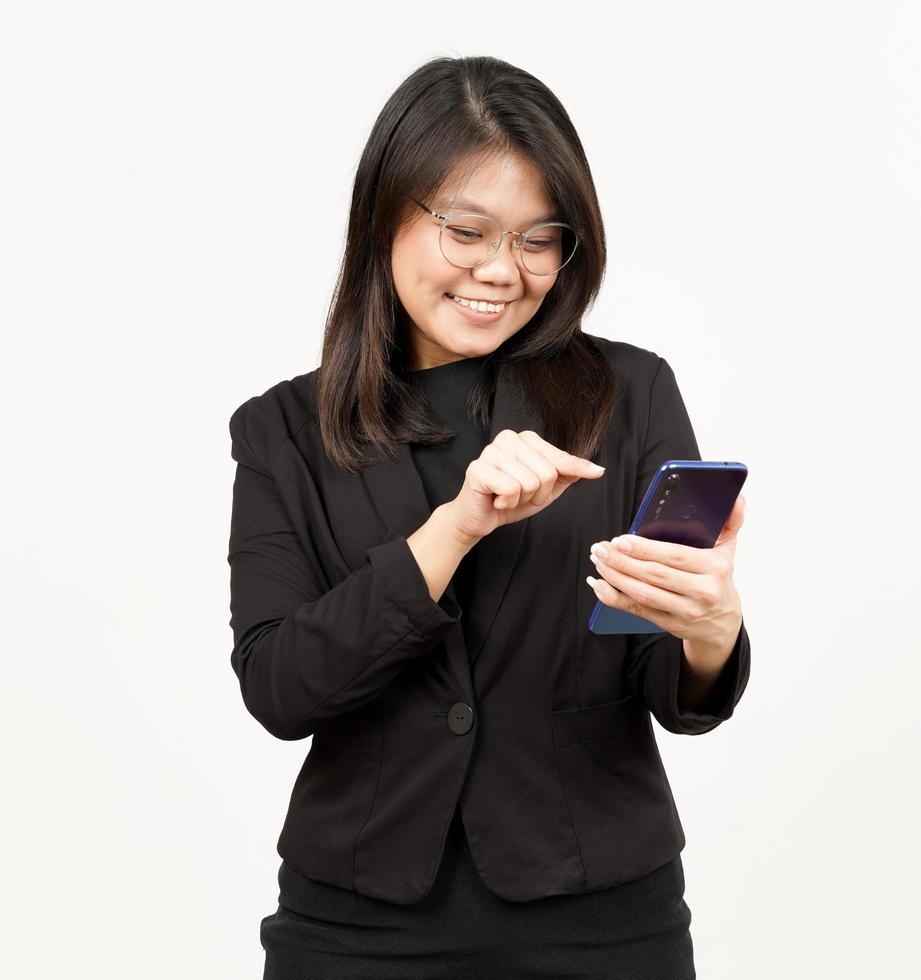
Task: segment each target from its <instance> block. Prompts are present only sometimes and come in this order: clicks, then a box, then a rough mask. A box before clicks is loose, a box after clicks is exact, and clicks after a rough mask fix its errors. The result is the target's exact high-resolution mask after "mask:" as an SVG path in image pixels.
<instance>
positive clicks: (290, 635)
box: [228, 413, 461, 740]
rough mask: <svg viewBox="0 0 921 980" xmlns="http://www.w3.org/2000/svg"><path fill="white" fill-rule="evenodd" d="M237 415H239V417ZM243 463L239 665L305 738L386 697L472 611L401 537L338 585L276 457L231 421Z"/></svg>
mask: <svg viewBox="0 0 921 980" xmlns="http://www.w3.org/2000/svg"><path fill="white" fill-rule="evenodd" d="M235 414H236V413H235ZM230 435H231V455H232V457H233V459H234V460H236V463H237V468H236V474H235V477H234V484H233V504H232V512H231V522H230V544H229V554H228V562H229V564H230V611H231V619H230V625H231V628H232V630H233V640H234V646H233V652H232V654H231V665H232V667H233V669H234V672H235V673H236V675H237V677H238V678H239V681H240V691H241V694H242V696H243V701H244V704H245V705H246V708H247V709H248V711H249V712H250V714H252V715H253V717H255V718H256V720H257V721H259V722H260V723H261V724H262V725H263V727H265V728H266V729H267V730H268V731H269V732H270V733H271V734H272V735H274V736H276V737H277V738H280V739H285V740H294V739H301V738H306V737H307V736H308V735H312V734H313V732H314V730H315V729H316V728H317V726H318V725H320V724H321V723H322V722H324V721H326V720H328V719H331V718H334V717H335V716H337V715H341V714H343V713H345V712H349V711H352V710H354V709H356V708H359V707H360V706H362V705H364V704H367V703H368V702H370V701H373V700H375V699H376V698H378V697H379V696H380V695H381V693H382V692H383V691H384V689H385V688H386V687H387V685H388V684H389V683H390V682H391V681H392V680H393V679H394V677H395V676H396V675H397V674H398V673H399V671H400V670H401V669H402V668H403V667H405V666H406V665H407V664H408V663H409V662H410V661H412V660H413V659H414V658H417V657H423V656H425V655H426V654H428V653H430V652H431V651H433V650H434V649H435V647H436V646H437V645H438V644H439V642H440V641H441V639H442V638H443V637H444V635H445V634H446V633H447V632H448V630H449V629H450V628H451V626H452V625H453V624H455V623H457V622H458V621H459V620H460V617H461V609H460V607H459V606H458V605H457V604H456V603H455V602H454V601H453V600H452V599H451V598H450V596H448V595H443V596H442V597H441V599H440V600H439V602H435V601H433V600H432V597H431V594H430V593H429V590H428V585H427V583H426V581H425V577H424V576H423V574H422V570H421V569H420V568H419V565H418V564H417V562H416V559H415V556H414V555H413V553H412V551H411V550H410V547H409V545H408V544H407V542H406V538H405V537H403V536H399V537H398V538H396V539H394V540H390V541H387V542H386V543H384V544H381V545H377V546H375V547H373V548H369V549H368V550H367V552H366V553H365V561H366V563H365V564H364V565H363V566H362V567H361V568H359V569H358V570H357V571H355V572H352V573H351V574H350V575H348V577H346V578H345V579H344V580H343V581H341V582H339V583H338V584H337V585H336V586H335V587H334V588H332V589H328V588H327V589H324V588H322V587H321V584H320V583H321V581H322V579H323V574H322V572H321V571H320V570H319V568H318V566H317V563H316V557H315V556H314V555H312V554H309V553H307V552H306V551H305V548H304V546H303V545H302V543H301V540H300V538H299V537H298V535H297V534H296V532H295V530H294V528H293V527H292V525H291V522H290V519H289V518H288V517H287V516H286V510H285V506H284V503H283V500H282V497H281V494H280V493H279V490H278V486H277V484H276V481H275V479H274V478H273V475H272V470H271V461H268V462H266V461H263V460H262V459H260V458H258V457H257V455H256V453H255V452H254V451H253V449H252V448H251V444H250V442H249V441H248V440H247V437H246V434H245V433H244V431H243V428H242V427H241V426H239V425H237V424H236V423H235V421H234V419H233V418H232V419H231V422H230Z"/></svg>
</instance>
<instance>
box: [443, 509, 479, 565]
mask: <svg viewBox="0 0 921 980" xmlns="http://www.w3.org/2000/svg"><path fill="white" fill-rule="evenodd" d="M432 517H433V518H434V519H435V520H437V521H438V522H440V523H441V524H442V525H443V526H444V529H445V533H446V534H448V535H450V537H451V539H452V540H453V541H454V543H455V544H456V545H457V547H458V548H460V549H461V550H462V551H463V553H464V554H466V553H467V552H468V551H470V549H471V548H472V547H473V546H474V545H475V544H476V543H477V542H478V541H479V540H480V536H479V535H474V534H467V533H465V532H464V531H462V530H461V528H460V526H459V525H458V522H457V518H456V510H455V507H454V501H453V500H449V501H448V502H447V503H445V504H441V505H440V506H439V507H436V508H435V510H434V511H433V512H432Z"/></svg>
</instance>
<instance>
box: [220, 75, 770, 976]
mask: <svg viewBox="0 0 921 980" xmlns="http://www.w3.org/2000/svg"><path fill="white" fill-rule="evenodd" d="M604 262H605V242H604V233H603V228H602V221H601V216H600V213H599V208H598V202H597V198H596V194H595V190H594V187H593V184H592V179H591V175H590V172H589V167H588V164H587V162H586V159H585V155H584V152H583V150H582V146H581V144H580V142H579V139H578V136H577V135H576V133H575V131H574V129H573V127H572V124H571V122H570V120H569V118H568V116H567V114H566V112H565V110H564V109H563V107H562V106H561V105H560V103H559V102H558V100H557V99H556V98H555V97H554V96H553V94H552V93H551V92H550V91H549V90H548V89H547V88H546V87H545V86H544V85H543V84H542V83H541V82H539V81H538V80H537V79H535V78H534V77H533V76H531V75H529V74H528V73H526V72H524V71H521V70H519V69H517V68H514V67H512V66H511V65H508V64H506V63H504V62H502V61H498V60H496V59H493V58H487V57H479V58H462V59H448V58H445V59H438V60H436V61H433V62H430V63H429V64H426V65H424V66H422V67H421V68H420V69H418V70H417V71H415V72H414V73H413V74H412V75H410V76H409V78H407V79H406V81H405V82H404V83H403V84H402V85H401V86H400V87H399V88H398V89H397V91H396V92H395V93H394V94H393V96H392V97H391V98H390V100H389V101H388V102H387V104H386V106H385V107H384V109H383V111H382V112H381V114H380V116H379V118H378V120H377V122H376V123H375V126H374V129H373V132H372V134H371V137H370V139H369V141H368V144H367V147H366V148H365V151H364V153H363V155H362V158H361V161H360V164H359V167H358V172H357V175H356V180H355V187H354V193H353V199H352V207H351V213H350V219H349V227H348V236H347V242H346V249H345V256H344V261H343V266H342V273H341V276H340V280H339V284H338V287H337V292H336V296H335V300H334V303H333V306H332V310H331V314H330V317H329V320H328V323H327V326H326V335H325V340H324V345H323V354H322V364H321V367H320V368H319V369H318V370H317V371H314V372H311V373H309V374H306V375H299V376H297V377H295V378H293V379H291V380H287V381H282V382H280V383H279V384H277V385H275V386H274V387H272V388H271V389H269V390H268V391H266V392H264V393H263V394H262V395H259V396H255V397H253V398H251V399H249V400H248V401H247V402H245V403H244V404H243V405H241V406H240V407H239V408H238V409H237V410H236V411H235V412H234V414H233V417H232V418H231V423H230V431H231V436H232V440H233V446H232V454H233V458H234V459H235V460H236V461H237V464H238V465H237V471H236V477H235V483H234V501H233V516H232V527H231V538H230V554H229V561H230V565H231V612H232V619H231V625H232V627H233V631H234V650H233V654H232V658H231V660H232V664H233V667H234V670H235V671H236V673H237V675H238V677H239V679H240V686H241V693H242V695H243V699H244V702H245V704H246V706H247V708H248V709H249V711H250V712H251V713H252V714H253V715H254V717H255V718H256V719H258V720H259V721H260V722H261V723H262V724H263V725H264V727H265V728H266V729H267V730H268V731H269V732H271V733H272V734H274V735H275V736H276V737H278V738H282V739H301V738H306V737H307V736H308V735H310V736H312V741H311V745H310V751H309V754H308V756H307V758H306V760H305V762H304V765H303V767H302V769H301V771H300V774H299V775H298V778H297V781H296V784H295V786H294V790H293V792H292V795H291V802H290V806H289V810H288V815H287V818H286V820H285V824H284V827H283V829H282V833H281V836H280V838H279V842H278V851H279V854H280V855H281V857H282V858H283V861H282V864H281V867H280V870H279V885H280V894H279V902H278V908H277V910H276V911H275V912H274V913H273V914H272V915H269V916H267V917H266V918H265V919H264V920H263V921H262V924H261V941H262V944H263V947H264V948H265V952H266V961H265V974H264V976H265V978H276V977H278V978H280V977H285V978H288V980H291V978H295V977H296V978H303V980H307V978H313V977H324V978H327V977H363V978H375V977H401V978H406V977H420V978H421V977H424V978H435V977H465V978H469V977H471V976H475V977H502V978H517V977H553V978H556V980H560V978H563V977H580V978H581V977H607V978H610V977H630V978H632V980H640V978H649V980H652V978H662V980H665V978H668V980H683V978H689V977H694V976H695V972H694V965H693V948H692V942H691V936H690V931H689V925H690V919H691V914H690V910H689V908H688V906H687V904H686V903H685V901H684V875H683V869H682V864H681V859H680V851H681V850H682V848H683V846H684V843H685V841H684V834H683V831H682V828H681V823H680V820H679V818H678V814H677V811H676V809H675V804H674V799H673V797H672V795H671V792H670V790H669V787H668V781H667V778H666V776H665V772H664V769H663V768H662V763H661V759H660V757H659V753H658V749H657V746H656V742H655V737H654V734H653V731H652V727H651V722H650V713H651V714H652V715H654V716H655V717H656V718H657V720H658V721H659V722H660V723H661V724H662V725H663V726H664V727H666V728H667V729H668V730H669V731H673V732H676V733H682V734H701V733H703V732H706V731H710V730H712V729H713V728H715V727H716V726H717V725H719V724H721V723H722V722H723V721H724V720H726V719H727V718H729V717H730V716H731V715H732V713H733V709H734V707H735V705H736V704H737V703H738V700H739V698H740V697H741V695H742V692H743V691H744V689H745V686H746V684H747V681H748V675H749V659H750V647H749V641H748V635H747V633H746V630H745V626H744V623H743V621H742V614H741V607H740V602H739V597H738V593H737V592H736V590H735V588H734V586H733V583H732V577H731V575H732V555H733V551H734V547H735V537H736V534H737V532H738V529H739V527H740V526H741V519H742V512H741V504H737V508H736V510H735V511H734V512H733V515H732V518H731V520H730V522H729V524H727V527H726V528H725V529H724V532H723V535H722V536H721V539H720V541H719V542H717V546H716V547H715V548H714V549H708V550H706V551H700V550H698V549H688V548H674V547H671V549H670V550H669V549H668V548H666V547H664V546H663V544H662V543H661V542H653V541H647V540H645V539H642V538H637V537H633V538H632V540H633V543H634V545H635V548H634V550H633V552H632V553H630V554H628V553H627V552H626V551H620V550H617V549H612V550H611V552H610V553H609V554H608V555H607V556H604V557H599V558H594V556H593V560H595V568H596V569H597V571H596V575H598V576H599V577H598V579H595V578H594V576H589V580H590V584H589V585H586V583H585V571H586V570H587V568H589V567H590V566H588V565H587V564H586V563H587V562H588V561H589V557H590V549H589V545H590V544H591V543H592V542H596V543H603V542H605V541H607V539H608V538H610V536H611V535H612V534H613V533H617V532H618V531H621V530H623V529H625V528H626V527H628V526H629V523H630V520H631V518H632V516H633V513H634V512H635V510H636V507H637V505H638V504H639V501H640V499H641V498H642V496H643V493H644V492H645V489H646V486H647V485H648V483H649V480H650V478H651V476H652V474H653V473H654V472H655V470H656V469H657V468H658V467H659V465H660V464H661V463H662V462H664V461H665V460H666V459H671V458H677V459H699V458H700V454H699V451H698V448H697V443H696V440H695V438H694V433H693V430H692V428H691V424H690V421H689V419H688V416H687V413H686V411H685V409H684V405H683V402H682V399H681V395H680V392H679V390H678V387H677V384H676V383H675V379H674V375H673V373H672V371H671V368H670V367H669V365H668V363H667V362H666V361H665V360H663V359H662V358H660V357H658V356H657V355H656V354H654V353H652V352H650V351H647V350H644V349H642V348H639V347H635V346H632V345H629V344H625V343H617V342H613V341H609V340H605V339H603V338H601V337H594V336H591V335H588V334H585V333H583V332H582V331H581V329H580V323H581V317H582V315H583V313H584V312H585V310H586V308H587V306H588V305H589V303H590V302H591V301H592V300H593V298H594V296H595V295H596V293H597V290H598V288H599V286H600V281H601V277H602V274H603V269H604ZM593 457H595V458H596V459H598V460H600V461H601V462H602V463H604V464H606V466H605V467H599V466H598V465H597V464H596V463H595V462H594V461H593ZM740 500H741V498H740ZM630 537H631V536H625V540H627V539H629V538H630ZM594 550H597V549H593V551H594ZM591 583H594V584H593V585H592V584H591ZM596 597H599V598H601V600H602V601H604V602H606V603H608V604H609V605H612V606H617V607H620V608H624V609H627V610H629V611H631V612H634V613H637V614H639V615H643V616H645V617H646V618H648V619H650V620H652V621H653V622H655V623H657V625H660V626H662V627H663V629H666V630H667V631H668V632H666V633H664V634H663V633H659V634H651V635H648V634H647V635H627V636H596V635H594V634H592V633H591V632H590V631H589V630H588V629H587V622H588V618H589V614H590V612H591V609H592V607H593V606H594V603H595V601H596Z"/></svg>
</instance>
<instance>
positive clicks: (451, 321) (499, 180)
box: [391, 154, 558, 371]
mask: <svg viewBox="0 0 921 980" xmlns="http://www.w3.org/2000/svg"><path fill="white" fill-rule="evenodd" d="M460 180H461V178H455V177H454V176H452V177H450V178H449V179H448V180H447V181H446V182H445V184H444V187H443V189H442V191H441V192H439V193H438V194H436V195H435V196H434V198H433V199H432V200H430V201H425V202H423V203H425V204H426V205H428V206H429V207H431V208H432V209H433V210H435V211H438V212H439V213H444V211H446V210H455V211H457V210H464V211H466V210H471V211H477V212H480V213H482V214H487V215H490V216H492V217H494V218H496V219H497V220H498V221H499V223H500V224H501V225H502V228H503V230H505V229H511V230H513V231H527V230H528V229H529V228H532V227H533V226H534V225H535V224H536V223H537V222H538V220H539V219H541V218H543V216H544V215H547V214H549V213H550V212H552V211H553V201H551V200H550V199H549V198H548V197H547V196H546V194H545V192H544V188H543V181H542V180H541V177H540V174H539V172H538V171H537V170H536V169H535V168H534V167H533V165H532V164H531V163H530V162H529V161H527V160H525V159H524V158H522V157H521V156H519V155H517V154H512V155H508V156H505V157H503V158H500V159H498V160H496V159H492V160H490V161H488V162H484V163H483V164H482V165H481V166H480V167H478V168H477V170H476V171H475V173H474V175H473V177H471V178H469V179H467V180H466V181H465V182H463V183H461V182H460ZM462 200H463V201H464V202H466V204H465V205H464V206H463V207H461V206H460V205H459V203H457V202H460V201H462ZM473 204H475V205H476V206H475V207H472V206H470V207H468V205H473ZM414 208H415V212H416V214H414V215H412V216H411V217H410V219H409V220H408V221H407V222H406V224H404V226H403V227H402V228H401V229H400V231H399V232H398V234H397V236H396V238H395V239H394V242H393V248H392V250H391V268H392V270H393V281H394V286H395V288H396V292H397V295H398V296H399V298H400V302H401V303H402V304H403V307H404V309H405V310H406V313H407V315H408V318H407V325H406V329H407V331H408V340H409V347H410V357H409V369H410V370H411V371H417V370H421V369H424V368H430V367H437V366H438V365H441V364H448V363H450V362H451V361H457V360H460V359H461V358H463V357H479V356H481V355H485V354H490V353H491V352H492V351H494V350H495V349H496V348H497V347H499V346H501V344H503V343H504V342H505V341H506V340H507V339H508V338H509V337H511V336H512V335H513V334H515V333H517V332H518V331H519V330H520V329H521V328H522V327H523V326H524V325H525V324H526V323H527V322H528V321H529V320H530V319H531V317H532V316H534V314H535V313H536V312H537V310H538V309H539V307H540V304H541V303H542V302H543V299H544V296H546V295H547V293H548V292H549V291H550V289H551V287H552V286H553V284H554V283H555V282H556V279H557V275H558V273H555V274H553V275H549V276H536V275H534V274H532V273H530V272H528V270H527V269H525V268H524V266H523V265H522V264H521V260H520V258H516V253H515V252H514V251H513V245H514V244H515V242H517V241H518V239H516V238H514V237H512V236H511V235H506V236H505V238H504V240H503V242H502V247H501V248H500V249H499V251H498V252H497V253H496V254H495V255H494V256H493V257H492V258H491V259H490V260H489V261H488V262H484V263H483V264H482V265H479V266H476V268H473V269H460V268H458V267H457V266H454V265H451V263H450V262H448V261H447V259H445V257H444V256H443V255H442V254H441V249H440V248H439V245H438V234H439V223H438V221H437V220H436V219H435V218H433V217H432V215H430V214H426V213H425V211H423V210H422V208H420V207H418V206H417V205H414ZM448 294H451V295H453V296H457V297H461V298H463V299H467V300H489V301H491V302H504V303H505V308H504V310H503V311H502V312H501V313H498V314H489V315H482V314H478V313H473V312H471V311H470V309H469V308H465V307H463V306H461V305H460V304H458V303H457V302H456V301H455V300H454V299H451V298H450V297H449V295H448Z"/></svg>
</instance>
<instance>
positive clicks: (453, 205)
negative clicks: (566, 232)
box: [438, 197, 560, 228]
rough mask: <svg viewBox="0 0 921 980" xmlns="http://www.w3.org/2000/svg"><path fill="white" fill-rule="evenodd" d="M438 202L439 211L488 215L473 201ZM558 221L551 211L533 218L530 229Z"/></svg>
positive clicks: (556, 212) (441, 199)
mask: <svg viewBox="0 0 921 980" xmlns="http://www.w3.org/2000/svg"><path fill="white" fill-rule="evenodd" d="M438 200H439V201H440V202H441V203H442V204H443V208H439V210H448V209H450V210H451V211H466V210H468V209H469V210H471V211H477V212H479V213H480V214H489V212H488V211H487V209H486V208H484V207H483V205H482V204H477V203H476V202H475V201H467V200H464V199H459V200H456V201H454V200H452V201H449V200H448V198H446V197H441V198H439V199H438ZM559 220H560V214H559V211H558V210H556V209H554V210H553V211H550V212H548V213H547V214H542V215H540V216H539V217H537V218H534V220H533V221H531V223H530V227H532V228H533V227H534V225H539V224H540V223H541V222H542V221H559Z"/></svg>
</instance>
